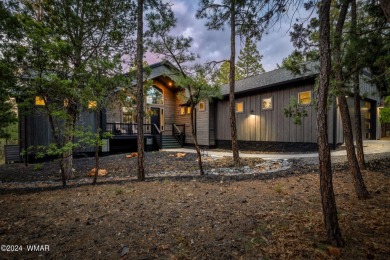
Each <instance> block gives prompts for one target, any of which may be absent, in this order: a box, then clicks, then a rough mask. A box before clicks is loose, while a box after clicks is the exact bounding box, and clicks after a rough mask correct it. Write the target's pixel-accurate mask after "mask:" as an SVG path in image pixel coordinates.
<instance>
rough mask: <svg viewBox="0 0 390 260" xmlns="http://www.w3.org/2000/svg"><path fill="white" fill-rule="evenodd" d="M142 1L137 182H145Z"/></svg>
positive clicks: (139, 14)
mask: <svg viewBox="0 0 390 260" xmlns="http://www.w3.org/2000/svg"><path fill="white" fill-rule="evenodd" d="M143 4H144V1H143V0H138V7H137V8H138V9H137V75H136V78H137V152H138V157H137V158H138V172H137V178H138V180H139V181H144V180H145V167H144V161H145V158H144V128H143V124H144V89H143V81H144V79H143V55H144V50H143V44H144V42H143V36H144V35H143V33H144V32H143V27H144V26H143V8H144V7H143Z"/></svg>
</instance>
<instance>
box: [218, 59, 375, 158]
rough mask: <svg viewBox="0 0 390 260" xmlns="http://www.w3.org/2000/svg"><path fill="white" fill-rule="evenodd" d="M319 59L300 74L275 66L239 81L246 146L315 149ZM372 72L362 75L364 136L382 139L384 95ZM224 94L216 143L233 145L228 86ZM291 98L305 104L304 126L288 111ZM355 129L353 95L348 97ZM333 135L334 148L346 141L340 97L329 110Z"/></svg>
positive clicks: (241, 139)
mask: <svg viewBox="0 0 390 260" xmlns="http://www.w3.org/2000/svg"><path fill="white" fill-rule="evenodd" d="M318 71H319V69H318V67H317V65H316V64H315V63H311V64H308V66H307V68H306V70H305V71H303V73H302V74H301V75H296V74H293V73H292V72H291V71H289V70H287V69H283V68H281V69H276V70H273V71H270V72H266V73H263V74H260V75H256V76H253V77H249V78H245V79H242V80H239V81H237V82H236V86H235V93H236V125H237V138H238V143H239V147H240V148H241V149H259V150H267V149H271V150H274V151H275V150H276V151H281V150H294V149H295V150H297V149H298V150H306V149H316V143H317V128H316V110H315V106H314V102H313V101H314V98H315V90H314V86H315V83H316V78H317V76H318ZM368 79H369V75H368V73H366V72H364V74H362V75H361V76H360V84H361V87H360V91H361V95H362V96H364V99H362V100H361V112H362V132H363V139H379V137H380V129H379V127H378V125H379V121H378V109H377V107H378V105H379V104H380V97H379V95H378V94H377V90H376V88H375V87H374V86H373V85H372V84H370V83H369V81H368ZM221 92H222V93H221V94H222V95H223V96H224V99H223V100H222V101H218V102H217V103H216V108H215V111H216V115H215V118H217V120H216V125H215V129H216V140H217V141H216V146H218V147H229V146H230V140H231V138H230V128H229V127H226V126H228V125H229V120H230V119H229V112H228V106H229V100H228V94H229V86H228V85H224V86H222V89H221ZM291 98H295V99H296V100H297V101H298V102H299V104H302V105H303V106H305V107H306V111H307V117H305V118H304V119H303V121H302V124H301V125H296V124H294V123H293V120H292V119H291V118H288V117H286V116H285V114H284V108H286V107H288V105H289V103H290V100H291ZM348 103H349V109H350V112H351V118H352V125H353V128H354V116H352V115H353V98H351V97H350V98H348ZM328 137H329V142H330V144H332V145H333V146H334V147H335V146H337V145H339V144H342V143H343V142H344V140H343V138H344V137H343V131H342V122H341V116H340V111H339V110H338V107H337V103H336V101H335V100H333V102H332V103H331V104H330V107H329V112H328Z"/></svg>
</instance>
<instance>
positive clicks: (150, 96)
mask: <svg viewBox="0 0 390 260" xmlns="http://www.w3.org/2000/svg"><path fill="white" fill-rule="evenodd" d="M146 103H147V104H149V105H162V104H164V96H163V91H162V90H161V89H160V88H158V87H156V86H154V85H153V87H151V88H150V89H149V90H148V91H147V92H146Z"/></svg>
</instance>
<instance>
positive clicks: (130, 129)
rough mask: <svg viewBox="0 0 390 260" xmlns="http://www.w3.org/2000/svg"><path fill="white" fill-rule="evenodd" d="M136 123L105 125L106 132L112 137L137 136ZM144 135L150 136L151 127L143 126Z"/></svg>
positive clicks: (149, 125) (148, 125)
mask: <svg viewBox="0 0 390 260" xmlns="http://www.w3.org/2000/svg"><path fill="white" fill-rule="evenodd" d="M137 127H138V126H137V124H136V123H106V132H109V133H111V134H112V135H137V131H138V130H137ZM143 129H144V134H152V125H151V124H143Z"/></svg>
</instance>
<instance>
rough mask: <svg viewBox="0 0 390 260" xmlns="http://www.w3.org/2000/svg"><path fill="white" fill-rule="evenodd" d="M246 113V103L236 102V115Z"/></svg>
mask: <svg viewBox="0 0 390 260" xmlns="http://www.w3.org/2000/svg"><path fill="white" fill-rule="evenodd" d="M243 112H244V102H236V113H243Z"/></svg>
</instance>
